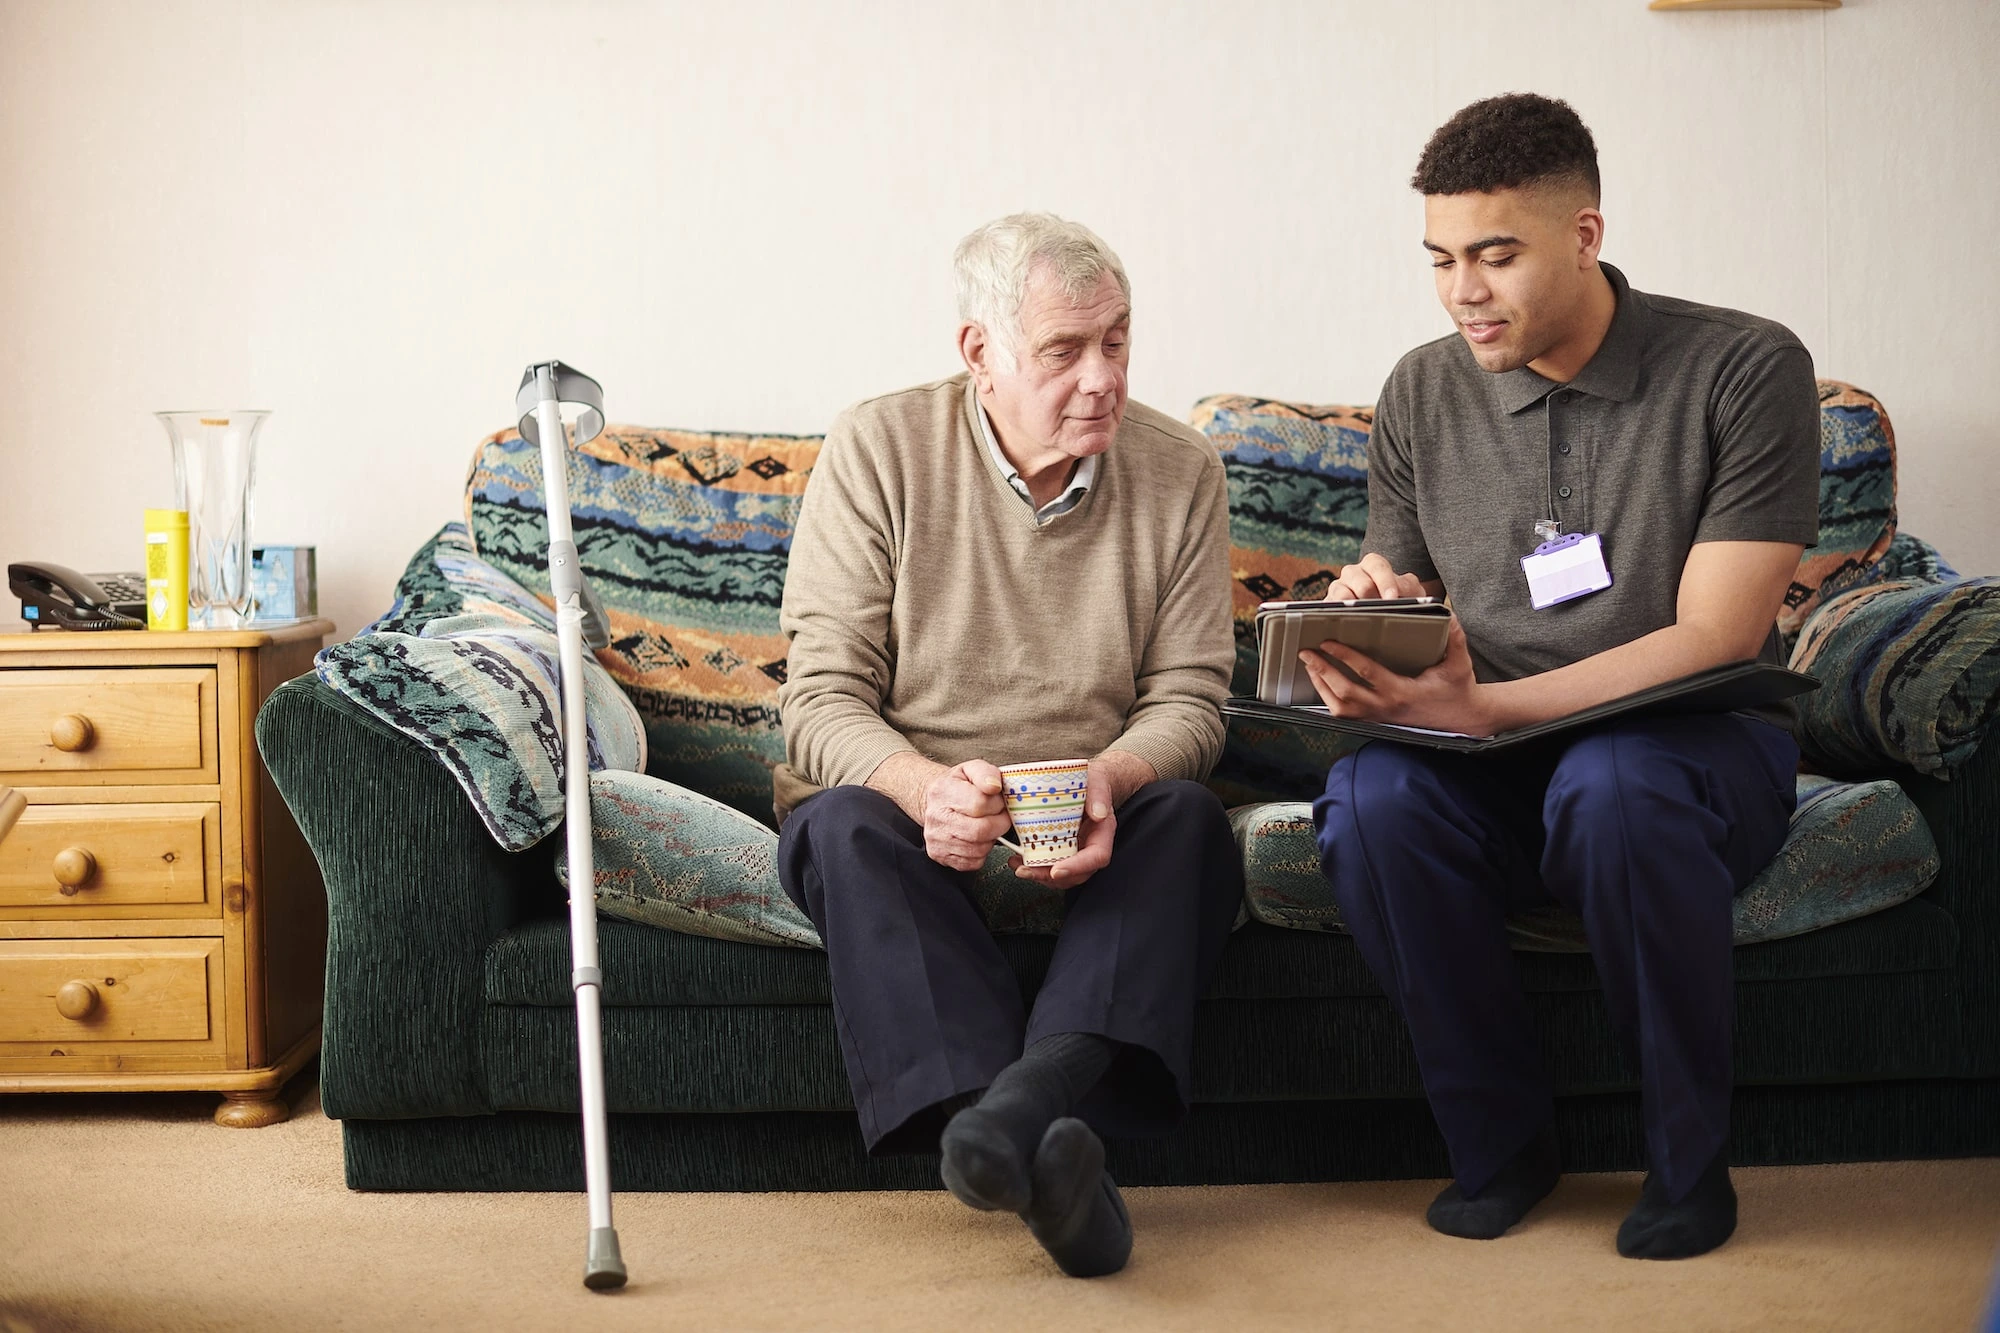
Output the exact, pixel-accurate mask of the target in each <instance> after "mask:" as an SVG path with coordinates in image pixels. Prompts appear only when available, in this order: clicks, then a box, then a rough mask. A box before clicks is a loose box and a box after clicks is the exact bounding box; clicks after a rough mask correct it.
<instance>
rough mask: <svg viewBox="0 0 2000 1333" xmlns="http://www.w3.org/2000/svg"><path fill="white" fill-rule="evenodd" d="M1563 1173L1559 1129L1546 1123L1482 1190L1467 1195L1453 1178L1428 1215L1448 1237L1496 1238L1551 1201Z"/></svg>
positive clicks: (1469, 1238)
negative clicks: (1552, 1193)
mask: <svg viewBox="0 0 2000 1333" xmlns="http://www.w3.org/2000/svg"><path fill="white" fill-rule="evenodd" d="M1561 1176H1562V1160H1561V1158H1560V1157H1559V1156H1558V1155H1557V1152H1556V1127H1555V1125H1554V1124H1547V1125H1544V1126H1542V1128H1541V1130H1540V1132H1538V1133H1537V1134H1536V1135H1535V1137H1534V1138H1532V1139H1529V1140H1528V1142H1527V1143H1526V1144H1525V1145H1523V1146H1522V1148H1521V1150H1520V1151H1519V1152H1517V1153H1515V1154H1514V1155H1513V1156H1512V1157H1511V1158H1509V1159H1508V1161H1507V1165H1505V1166H1503V1167H1501V1168H1500V1170H1499V1171H1498V1172H1497V1173H1496V1174H1495V1175H1494V1177H1493V1179H1491V1180H1489V1181H1487V1182H1486V1184H1484V1185H1482V1186H1481V1187H1480V1189H1479V1193H1477V1194H1473V1195H1468V1194H1466V1193H1465V1192H1464V1191H1463V1190H1461V1189H1459V1187H1458V1182H1457V1181H1453V1182H1452V1183H1451V1184H1449V1185H1447V1186H1445V1187H1444V1192H1443V1193H1441V1194H1439V1195H1438V1196H1437V1198H1436V1199H1433V1200H1432V1201H1431V1207H1430V1211H1429V1212H1428V1213H1426V1214H1425V1215H1424V1216H1425V1218H1426V1219H1427V1220H1428V1221H1429V1222H1430V1224H1431V1226H1433V1227H1434V1228H1436V1229H1437V1230H1439V1231H1442V1232H1443V1233H1444V1234H1445V1235H1447V1236H1462V1237H1464V1238H1465V1239H1466V1240H1493V1239H1495V1238H1497V1237H1499V1236H1503V1235H1505V1234H1506V1233H1507V1229H1508V1228H1509V1227H1511V1226H1513V1225H1514V1224H1515V1223H1516V1222H1519V1221H1520V1220H1521V1219H1522V1218H1524V1217H1526V1216H1527V1215H1528V1210H1529V1209H1531V1208H1533V1207H1534V1206H1535V1205H1536V1204H1538V1203H1540V1202H1541V1201H1542V1200H1543V1199H1546V1198H1547V1197H1548V1195H1549V1191H1550V1190H1552V1189H1554V1188H1555V1187H1556V1181H1557V1180H1558V1179H1559V1178H1560V1177H1561Z"/></svg>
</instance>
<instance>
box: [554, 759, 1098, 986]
mask: <svg viewBox="0 0 2000 1333" xmlns="http://www.w3.org/2000/svg"><path fill="white" fill-rule="evenodd" d="M590 810H591V822H592V829H591V854H592V859H593V860H594V861H595V863H596V864H595V870H596V872H597V874H596V878H597V906H598V910H599V911H601V912H603V913H604V914H605V915H607V916H615V917H620V918H622V919H624V920H627V921H636V922H638V923H639V924H641V925H648V926H661V927H664V928H666V929H668V930H676V931H679V932H681V933H682V934H687V935H707V936H710V937H712V938H715V939H723V940H738V941H741V942H743V943H747V944H772V945H784V946H789V947H791V948H806V949H817V948H819V947H820V941H819V932H818V931H816V930H814V929H813V924H812V922H811V921H810V920H809V919H808V918H807V917H806V915H805V913H803V912H801V911H799V909H798V908H797V907H796V906H794V905H793V903H792V900H791V899H790V898H788V897H786V896H785V891H784V889H783V888H782V887H780V886H779V884H778V870H777V855H778V835H777V834H775V833H773V832H772V831H771V830H770V829H769V828H768V827H766V826H765V825H764V824H762V823H760V822H759V821H757V820H754V819H751V818H750V817H749V816H747V815H745V814H743V813H742V812H741V811H739V810H735V809H733V808H731V807H729V806H726V805H723V804H722V803H721V802H719V801H714V800H710V799H709V798H708V797H706V796H703V795H701V794H700V793H699V792H693V791H689V790H688V789H687V788H685V787H680V786H676V785H675V784H673V783H670V782H662V781H661V780H659V779H658V778H654V777H649V776H647V775H645V774H643V773H619V772H604V773H594V774H592V775H591V779H590ZM1011 855H1013V853H1011V852H1009V851H1007V850H1006V849H1005V848H995V849H994V852H993V854H992V855H991V856H989V857H988V858H987V860H986V865H985V866H984V867H983V868H982V869H980V871H979V872H978V873H977V874H976V875H975V876H974V877H973V880H972V901H973V906H974V907H975V908H977V909H978V911H979V915H980V917H981V919H982V920H984V921H985V922H986V927H987V929H988V930H990V931H992V932H993V933H994V934H996V935H1053V934H1055V933H1056V932H1057V931H1058V930H1059V929H1061V927H1062V919H1063V895H1062V893H1061V892H1060V891H1058V890H1055V889H1052V888H1049V887H1048V886H1046V885H1042V884H1037V883H1035V882H1034V881H1032V880H1025V879H1022V878H1021V877H1020V876H1018V875H1016V874H1015V873H1014V872H1013V871H1012V870H1010V869H1008V867H1007V859H1008V857H1010V856H1011ZM556 869H557V873H558V875H559V876H560V877H561V878H562V881H563V883H564V884H565V885H567V884H568V883H569V870H568V863H567V858H566V857H558V858H557V866H556Z"/></svg>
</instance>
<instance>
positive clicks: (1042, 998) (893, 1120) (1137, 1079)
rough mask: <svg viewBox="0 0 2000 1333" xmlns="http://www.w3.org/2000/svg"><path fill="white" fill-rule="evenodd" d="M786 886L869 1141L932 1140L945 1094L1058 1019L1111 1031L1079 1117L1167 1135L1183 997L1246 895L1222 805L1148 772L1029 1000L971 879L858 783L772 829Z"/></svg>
mask: <svg viewBox="0 0 2000 1333" xmlns="http://www.w3.org/2000/svg"><path fill="white" fill-rule="evenodd" d="M778 874H779V878H780V880H781V881H782V882H783V884H784V887H785V892H786V893H787V894H789V895H790V896H791V899H792V901H793V902H795V903H797V904H798V905H799V907H800V909H801V910H802V911H804V912H805V914H806V915H807V916H809V917H811V918H812V921H813V924H814V925H815V926H817V927H819V933H820V939H821V940H822V941H824V942H825V944H826V953H827V963H828V965H829V967H830V968H831V969H832V972H833V1013H834V1019H835V1022H836V1023H837V1024H838V1026H839V1031H840V1047H841V1052H842V1054H843V1055H844V1056H845V1057H846V1061H847V1077H848V1080H849V1082H850V1083H851V1084H852V1085H853V1088H854V1104H855V1107H856V1109H857V1110H858V1111H859V1112H860V1116H861V1132H862V1136H863V1138H864V1139H865V1140H866V1141H867V1144H868V1149H869V1151H870V1152H929V1151H935V1150H936V1148H937V1136H938V1131H939V1130H941V1129H942V1128H943V1116H942V1114H941V1112H940V1109H939V1106H938V1104H939V1103H940V1102H943V1101H945V1100H946V1099H947V1098H950V1097H954V1096H957V1095H958V1094H960V1093H967V1092H975V1091H978V1090H979V1089H982V1088H985V1087H987V1086H989V1085H990V1084H991V1083H992V1082H993V1076H994V1075H995V1074H997V1073H999V1072H1000V1071H1001V1070H1002V1069H1004V1068H1006V1066H1007V1065H1009V1064H1011V1063H1013V1061H1015V1060H1017V1059H1019V1058H1020V1055H1021V1052H1022V1050H1023V1048H1024V1047H1025V1046H1027V1045H1030V1044H1032V1043H1033V1042H1035V1041H1037V1040H1039V1039H1040V1038H1042V1037H1045V1036H1049V1035H1052V1034H1054V1033H1058V1032H1090V1033H1096V1034H1098V1035H1101V1036H1106V1037H1110V1038H1112V1039H1113V1040H1115V1041H1117V1042H1120V1043H1122V1048H1121V1050H1120V1051H1119V1054H1118V1056H1117V1057H1116V1058H1115V1059H1114V1060H1113V1062H1112V1065H1111V1068H1110V1070H1109V1071H1108V1072H1107V1073H1106V1074H1105V1076H1104V1078H1103V1079H1102V1080H1101V1081H1100V1082H1099V1083H1098V1085H1097V1087H1096V1088H1095V1089H1093V1090H1092V1091H1091V1093H1090V1095H1089V1096H1088V1097H1086V1098H1085V1099H1084V1101H1083V1103H1082V1104H1081V1105H1080V1106H1079V1107H1078V1108H1077V1110H1076V1114H1077V1115H1079V1116H1081V1117H1082V1118H1083V1119H1084V1120H1086V1121H1088V1122H1089V1123H1090V1124H1091V1125H1092V1126H1093V1127H1094V1128H1096V1129H1097V1130H1098V1131H1099V1132H1100V1133H1104V1134H1110V1135H1130V1134H1148V1133H1165V1132H1167V1131H1168V1130H1171V1129H1172V1128H1173V1127H1174V1126H1175V1125H1177V1124H1179V1123H1180V1120H1181V1118H1182V1116H1183V1115H1185V1113H1186V1109H1187V1101H1188V1056H1189V1051H1190V1048H1191V1047H1192V1045H1193V1042H1194V1006H1195V1001H1196V1000H1197V999H1198V998H1200V996H1201V994H1202V992H1203V991H1204V990H1206V989H1207V987H1208V983H1209V979H1210V978H1211V977H1212V976H1213V974H1214V971H1215V964H1216V960H1217V958H1218V957H1219V956H1220V955H1221V952H1222V946H1223V944H1224V943H1225V942H1226V941H1227V940H1228V938H1229V931H1230V928H1231V926H1232V925H1233V924H1234V922H1235V919H1236V912H1237V908H1238V906H1239V905H1240V904H1241V903H1242V900H1243V867H1242V861H1241V859H1240V858H1239V857H1238V855H1237V852H1236V843H1235V839H1234V838H1233V837H1232V836H1231V834H1230V830H1229V820H1228V817H1227V816H1226V815H1225V814H1224V813H1223V809H1222V804H1221V802H1220V801H1218V800H1216V798H1215V797H1214V795H1213V794H1211V793H1210V792H1209V791H1208V790H1207V789H1205V788H1203V787H1201V786H1198V785H1196V784H1195V783H1192V782H1154V783H1150V784H1148V785H1147V786H1145V787H1142V788H1140V789H1139V791H1138V792H1137V793H1136V794H1134V795H1133V796H1132V797H1131V799H1130V800H1128V801H1126V803H1125V805H1124V807H1123V808H1122V809H1121V810H1119V812H1118V829H1117V834H1116V837H1115V840H1114V841H1113V844H1112V854H1111V863H1110V864H1109V865H1108V866H1106V867H1105V868H1104V869H1102V870H1100V871H1098V872H1097V873H1096V874H1094V875H1092V876H1091V877H1090V878H1089V879H1088V880H1086V881H1085V882H1084V883H1083V884H1082V885H1080V886H1078V887H1077V888H1074V889H1071V890H1070V891H1069V893H1068V895H1067V906H1066V910H1065V915H1064V918H1063V925H1062V932H1061V934H1060V935H1059V936H1058V937H1057V939H1056V947H1055V956H1054V958H1053V959H1052V960H1051V961H1050V963H1049V970H1048V975H1047V977H1046V978H1045V979H1044V980H1043V982H1042V986H1041V990H1040V992H1039V993H1038V994H1037V995H1036V996H1035V997H1034V1005H1033V1009H1032V1012H1030V1011H1029V1010H1028V1009H1027V1006H1026V1005H1025V1004H1024V1002H1023V997H1022V993H1021V983H1020V982H1019V981H1018V980H1017V979H1016V977H1015V975H1014V972H1013V970H1012V969H1011V968H1009V967H1008V966H1007V962H1006V960H1005V958H1004V957H1003V956H1002V955H1001V952H1000V949H999V946H998V945H996V944H995V943H994V940H993V936H992V935H991V934H990V933H988V931H987V929H986V926H985V923H984V922H983V921H981V920H980V917H979V913H978V911H977V910H975V908H974V907H973V904H972V899H971V896H970V890H971V885H972V876H971V875H970V874H967V873H965V872H962V871H957V870H951V869H948V868H947V867H945V866H942V865H939V864H938V863H937V862H935V861H933V860H931V859H930V857H929V856H928V855H926V854H925V852H924V837H923V830H922V828H921V827H920V826H919V825H918V824H917V823H916V822H915V821H914V820H912V819H910V817H909V816H908V815H905V814H904V813H903V812H902V810H901V809H900V808H899V807H898V806H897V805H896V803H895V802H894V801H892V800H890V799H889V798H888V797H886V796H884V795H882V794H881V793H880V792H876V791H871V790H869V789H868V788H866V787H834V788H832V789H830V790H827V791H824V792H820V793H819V794H817V795H815V796H813V797H811V798H810V799H808V800H806V801H805V802H803V803H802V804H800V806H799V807H798V808H797V809H796V810H794V811H792V813H791V815H790V816H789V817H788V818H787V819H786V820H785V823H784V827H783V829H782V830H781V831H780V833H779V838H778Z"/></svg>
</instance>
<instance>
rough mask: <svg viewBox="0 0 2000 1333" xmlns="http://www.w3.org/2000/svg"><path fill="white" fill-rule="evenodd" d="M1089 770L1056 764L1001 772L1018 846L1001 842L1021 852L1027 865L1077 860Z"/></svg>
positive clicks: (1075, 762) (1069, 762) (1082, 762)
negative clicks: (1077, 840) (1077, 847)
mask: <svg viewBox="0 0 2000 1333" xmlns="http://www.w3.org/2000/svg"><path fill="white" fill-rule="evenodd" d="M1088 766H1089V761H1088V760H1086V759H1051V760H1046V761H1044V762H1041V763H1034V764H1008V765H1006V766H1005V767H1004V768H1002V769H1001V770H1000V781H1001V782H1002V783H1003V784H1004V785H1005V787H1006V797H1007V813H1008V814H1009V815H1010V816H1012V817H1013V820H1014V837H1015V839H1016V841H1011V842H1010V841H1009V840H1007V839H1006V838H1001V839H999V842H1000V844H1001V845H1002V846H1004V847H1008V848H1011V849H1012V850H1014V851H1017V852H1019V853H1020V854H1021V862H1022V864H1024V865H1031V866H1046V865H1054V864H1055V863H1056V862H1057V861H1062V860H1067V859H1068V858H1069V857H1072V856H1075V855H1076V837H1077V831H1078V830H1079V829H1080V828H1081V827H1082V824H1083V794H1084V786H1085V781H1086V779H1085V774H1086V772H1087V769H1088Z"/></svg>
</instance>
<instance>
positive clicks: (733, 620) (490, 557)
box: [466, 426, 821, 823]
mask: <svg viewBox="0 0 2000 1333" xmlns="http://www.w3.org/2000/svg"><path fill="white" fill-rule="evenodd" d="M820 440H821V437H819V436H816V435H812V436H789V435H736V434H724V433H715V432H698V431H682V430H653V429H647V428H643V427H637V426H610V427H607V428H606V429H605V430H604V432H603V433H602V434H600V435H599V436H598V437H597V438H596V439H594V440H591V441H590V442H589V443H587V444H585V445H584V446H583V447H582V448H581V449H577V450H573V451H572V452H571V454H570V458H569V472H568V482H569V495H570V511H571V515H572V519H573V521H574V524H575V528H576V544H577V551H578V554H579V556H580V557H581V559H582V561H583V567H584V570H585V572H586V573H587V574H588V575H589V576H590V582H591V586H592V587H593V588H594V589H595V590H596V592H597V595H598V597H599V598H600V599H602V600H603V602H604V605H605V610H606V612H607V614H608V615H609V618H610V621H611V640H612V641H611V646H610V647H609V648H605V649H602V650H600V651H599V652H598V654H597V657H598V660H599V661H600V662H602V663H603V664H604V666H605V668H606V669H607V670H609V671H610V673H611V675H612V677H613V678H614V679H616V680H617V681H618V683H619V684H620V685H622V686H624V688H625V690H626V692H627V693H628V694H629V695H630V696H631V698H632V701H633V702H634V703H635V704H637V705H638V708H639V713H640V716H641V717H642V718H643V719H644V721H645V726H646V735H647V742H648V744H647V750H648V763H647V771H648V772H649V773H651V774H652V775H653V776H655V777H658V778H662V779H664V780H666V781H668V782H673V783H678V784H679V785H681V786H683V787H689V788H692V789H694V790H696V791H700V792H706V793H708V794H709V795H710V796H713V797H715V798H716V799H717V800H720V801H722V802H724V803H725V804H727V805H730V806H733V807H734V808H736V809H738V810H741V811H743V812H744V813H745V814H748V815H750V816H752V817H753V818H756V819H759V820H762V821H764V822H766V823H768V822H770V821H771V819H772V813H771V769H772V767H773V766H774V765H776V764H777V763H779V762H780V761H782V760H783V758H784V754H785V743H784V733H783V731H782V729H781V727H780V725H779V719H778V699H777V692H778V686H779V684H780V683H781V682H783V680H784V678H785V640H784V636H783V635H782V634H780V633H779V631H778V603H779V599H780V597H781V596H782V595H783V593H784V587H785V561H786V559H787V558H788V557H789V555H790V553H791V547H792V529H793V526H794V525H795V524H796V522H797V520H798V512H799V502H800V500H801V498H802V497H803V496H804V494H805V487H806V478H807V476H808V475H809V474H810V473H811V471H812V467H813V463H814V462H815V461H816V460H817V459H818V457H819V448H820ZM543 506H544V501H543V497H542V464H541V454H540V452H539V451H538V450H537V449H536V448H535V447H534V446H533V445H530V444H528V443H527V442H526V441H524V440H522V439H521V437H520V435H519V433H518V432H516V431H513V430H506V431H501V432H500V433H498V434H496V435H493V436H490V437H488V438H487V439H486V440H485V441H484V442H483V443H482V444H481V445H480V446H479V450H478V452H477V454H476V455H475V456H474V458H473V463H472V472H471V476H470V477H469V478H468V479H467V483H466V526H467V528H468V529H469V530H470V532H471V534H472V540H473V544H474V546H475V547H476V548H477V550H478V553H479V555H480V557H481V558H482V559H484V560H486V561H487V562H488V563H490V564H492V565H494V566H496V567H498V568H499V569H501V570H502V571H504V572H505V573H507V574H509V575H511V576H512V577H514V578H515V579H517V580H519V581H520V582H521V583H523V584H525V585H527V586H528V587H529V588H532V589H533V590H534V591H535V592H536V593H538V594H540V595H542V596H544V597H546V596H547V595H548V591H549V581H548V569H547V553H548V521H547V517H546V514H545V511H544V507H543Z"/></svg>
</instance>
